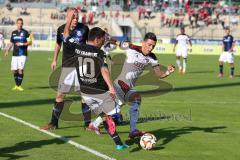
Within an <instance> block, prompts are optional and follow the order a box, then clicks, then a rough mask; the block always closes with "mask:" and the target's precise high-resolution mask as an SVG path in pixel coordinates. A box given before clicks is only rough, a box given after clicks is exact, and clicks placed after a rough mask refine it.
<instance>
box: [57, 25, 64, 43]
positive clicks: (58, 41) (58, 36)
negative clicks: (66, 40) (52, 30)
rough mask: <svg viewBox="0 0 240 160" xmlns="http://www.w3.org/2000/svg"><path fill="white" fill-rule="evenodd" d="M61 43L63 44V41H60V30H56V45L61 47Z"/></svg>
mask: <svg viewBox="0 0 240 160" xmlns="http://www.w3.org/2000/svg"><path fill="white" fill-rule="evenodd" d="M62 42H63V40H62V33H61V29H60V28H58V30H57V39H56V43H57V44H58V45H61V44H62Z"/></svg>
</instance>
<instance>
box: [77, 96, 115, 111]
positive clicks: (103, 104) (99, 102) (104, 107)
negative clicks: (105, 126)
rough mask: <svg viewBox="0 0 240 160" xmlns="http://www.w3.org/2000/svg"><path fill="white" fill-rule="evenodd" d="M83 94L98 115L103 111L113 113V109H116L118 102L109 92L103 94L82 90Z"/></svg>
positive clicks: (86, 101) (85, 100)
mask: <svg viewBox="0 0 240 160" xmlns="http://www.w3.org/2000/svg"><path fill="white" fill-rule="evenodd" d="M81 96H82V98H83V100H84V102H85V103H86V104H87V105H88V106H89V107H90V108H91V110H92V111H93V112H94V113H95V114H96V115H99V114H101V113H102V112H103V113H105V114H107V115H111V113H112V111H113V110H115V105H116V103H115V101H114V100H113V98H112V97H111V96H110V94H109V92H105V93H102V94H86V93H82V92H81Z"/></svg>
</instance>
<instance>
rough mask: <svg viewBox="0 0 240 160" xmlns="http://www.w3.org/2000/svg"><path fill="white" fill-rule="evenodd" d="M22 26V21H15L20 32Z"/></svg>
mask: <svg viewBox="0 0 240 160" xmlns="http://www.w3.org/2000/svg"><path fill="white" fill-rule="evenodd" d="M22 26H23V21H17V29H18V30H21V29H22Z"/></svg>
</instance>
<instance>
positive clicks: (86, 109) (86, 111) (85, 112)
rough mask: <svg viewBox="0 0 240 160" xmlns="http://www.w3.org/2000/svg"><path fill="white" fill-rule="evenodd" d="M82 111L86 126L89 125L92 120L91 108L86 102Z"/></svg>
mask: <svg viewBox="0 0 240 160" xmlns="http://www.w3.org/2000/svg"><path fill="white" fill-rule="evenodd" d="M82 113H83V119H84V124H85V127H88V125H89V123H90V122H91V109H90V107H89V106H88V105H87V104H86V103H82Z"/></svg>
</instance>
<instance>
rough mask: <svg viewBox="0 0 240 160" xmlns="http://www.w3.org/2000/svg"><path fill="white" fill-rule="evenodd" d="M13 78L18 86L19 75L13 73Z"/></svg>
mask: <svg viewBox="0 0 240 160" xmlns="http://www.w3.org/2000/svg"><path fill="white" fill-rule="evenodd" d="M13 76H14V80H15V84H16V85H17V84H18V73H17V72H16V73H13Z"/></svg>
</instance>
